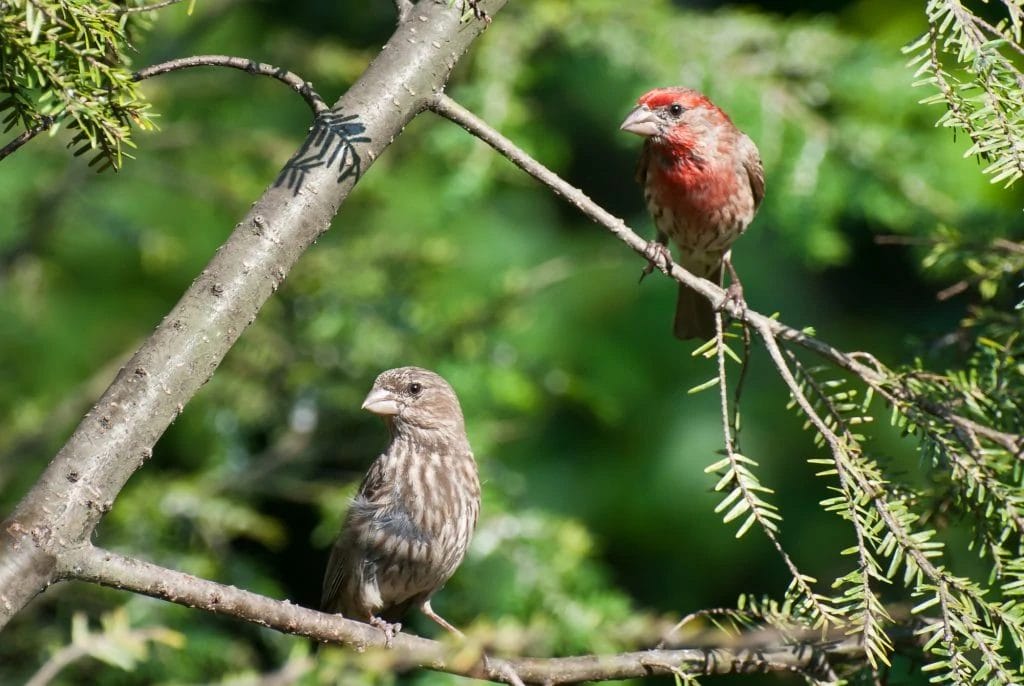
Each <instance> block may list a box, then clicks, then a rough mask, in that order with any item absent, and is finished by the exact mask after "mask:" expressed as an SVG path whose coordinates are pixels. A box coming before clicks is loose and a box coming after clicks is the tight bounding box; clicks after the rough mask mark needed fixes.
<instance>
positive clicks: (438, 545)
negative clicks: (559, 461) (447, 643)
mask: <svg viewBox="0 0 1024 686" xmlns="http://www.w3.org/2000/svg"><path fill="white" fill-rule="evenodd" d="M363 409H364V410H369V411H370V412H373V413H374V414H378V415H380V416H381V417H383V418H384V422H385V423H386V424H387V427H388V430H389V432H390V433H391V442H390V443H389V444H388V447H387V449H386V450H385V451H384V452H383V453H382V454H381V455H380V456H379V457H378V458H377V459H376V460H375V461H374V462H373V464H372V465H370V469H369V471H368V472H367V473H366V476H365V477H364V478H363V482H362V484H361V485H360V486H359V492H358V493H357V494H356V496H355V498H354V499H353V500H352V504H351V506H350V507H349V511H348V514H347V516H346V517H345V523H344V525H343V526H342V529H341V533H340V534H339V536H338V539H337V540H336V541H335V543H334V547H333V549H332V550H331V556H330V560H329V561H328V563H327V571H326V573H325V574H324V586H323V595H322V599H321V603H320V604H321V608H322V609H323V610H324V611H325V612H340V613H341V614H343V615H344V616H346V617H349V618H351V619H357V620H359V621H363V622H368V623H370V624H372V625H374V626H376V627H379V628H380V629H381V630H383V631H384V635H385V641H386V643H387V644H388V645H390V644H391V639H392V638H393V637H394V635H395V634H397V633H398V631H400V630H401V624H398V623H397V622H399V621H400V620H401V619H402V616H403V615H404V614H405V613H406V612H407V611H408V610H409V609H411V608H414V607H418V608H419V609H420V610H421V611H422V612H423V614H425V615H426V616H427V617H429V618H430V619H432V620H434V621H435V622H437V623H438V624H440V625H441V626H442V627H444V628H445V629H447V630H449V631H451V632H454V633H455V634H457V635H461V633H460V632H459V630H458V629H456V628H455V627H454V626H452V625H451V624H449V623H448V622H447V621H446V620H445V619H444V618H443V617H441V616H440V615H438V614H437V613H436V612H434V610H433V608H431V607H430V598H431V596H432V595H433V594H434V593H435V592H436V591H438V590H439V589H440V588H441V587H442V586H444V584H445V582H447V581H448V579H449V578H450V577H451V576H452V574H453V573H454V572H455V569H456V567H458V566H459V564H460V563H461V562H462V558H463V556H464V555H465V554H466V548H467V547H468V546H469V541H470V538H471V537H472V535H473V529H474V528H475V527H476V520H477V515H478V513H479V511H480V481H479V478H478V476H477V469H476V461H475V460H474V459H473V453H472V451H471V450H470V447H469V441H468V439H467V438H466V428H465V424H464V422H463V418H462V408H461V407H460V406H459V399H458V398H457V397H456V396H455V391H453V390H452V387H451V386H449V385H448V382H447V381H445V380H444V379H443V378H441V377H440V376H438V375H437V374H435V373H434V372H431V371H427V370H426V369H420V368H419V367H401V368H399V369H391V370H388V371H386V372H383V373H382V374H381V375H380V376H378V377H377V380H376V381H374V383H373V388H372V389H371V390H370V394H369V395H367V396H366V400H365V401H363Z"/></svg>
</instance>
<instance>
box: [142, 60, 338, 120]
mask: <svg viewBox="0 0 1024 686" xmlns="http://www.w3.org/2000/svg"><path fill="white" fill-rule="evenodd" d="M191 67H230V68H232V69H240V70H241V71H244V72H247V73H249V74H257V75H259V76H270V77H273V78H275V79H277V80H278V81H280V82H281V83H284V84H286V85H287V86H288V87H289V88H291V89H292V90H293V91H295V92H296V93H298V94H299V95H301V96H302V99H303V100H305V101H306V103H307V104H308V105H309V108H310V109H311V110H313V114H320V113H321V112H324V111H326V110H327V109H328V107H327V103H325V102H324V101H323V98H321V97H320V94H319V93H317V92H316V91H315V90H313V84H311V83H310V82H309V81H306V80H304V79H303V78H302V77H301V76H299V75H298V74H295V73H293V72H290V71H288V70H287V69H281V68H280V67H275V66H274V65H272V64H266V63H264V62H257V61H256V60H250V59H247V58H245V57H231V56H229V55H193V56H192V57H179V58H178V59H174V60H168V61H167V62H161V63H160V64H154V65H152V66H149V67H146V68H145V69H140V70H139V71H137V72H135V73H134V74H133V75H132V78H133V79H134V80H135V81H142V80H144V79H149V78H152V77H154V76H159V75H160V74H166V73H168V72H172V71H178V70H180V69H189V68H191Z"/></svg>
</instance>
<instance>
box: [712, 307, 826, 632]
mask: <svg viewBox="0 0 1024 686" xmlns="http://www.w3.org/2000/svg"><path fill="white" fill-rule="evenodd" d="M715 332H716V335H715V338H714V339H713V341H712V342H713V344H714V354H715V358H716V360H717V363H718V364H717V369H718V375H717V385H718V391H719V406H720V409H721V413H722V414H721V418H722V431H723V443H724V452H725V457H724V458H722V459H721V460H719V461H717V462H715V463H714V464H712V465H710V466H708V467H707V468H705V470H704V471H705V473H721V478H719V480H718V482H717V483H716V484H715V491H716V492H722V491H726V490H728V492H727V493H726V495H725V497H724V498H723V499H722V500H721V502H719V504H718V505H717V506H716V507H715V512H716V513H721V512H723V511H725V515H724V516H723V521H724V522H725V523H727V524H728V523H729V522H731V521H733V520H736V519H738V518H740V517H742V516H744V515H746V518H745V519H744V520H743V522H742V523H741V524H740V527H739V529H738V530H737V531H736V537H737V538H740V537H741V536H743V535H744V534H745V533H746V532H747V531H748V530H749V529H750V528H751V527H752V526H753V525H754V524H755V523H756V524H757V525H758V527H759V528H760V529H761V531H763V532H764V534H765V536H767V538H768V540H769V541H770V542H771V544H772V546H773V547H774V548H775V550H776V552H777V553H778V554H779V556H780V557H781V558H782V561H783V563H784V564H785V565H786V568H787V569H788V570H789V573H790V575H791V582H790V586H789V589H788V590H787V592H786V597H787V599H790V600H792V601H793V603H794V605H795V607H794V608H793V609H794V611H795V612H796V613H797V616H800V617H801V618H802V619H805V620H806V621H807V622H808V624H809V625H810V626H812V627H813V628H815V629H821V630H822V631H825V630H827V629H828V628H829V627H830V626H840V625H842V624H844V623H845V619H844V617H843V614H842V612H841V611H840V610H838V609H837V608H835V607H834V606H833V605H832V604H831V599H830V598H829V597H828V596H826V595H822V594H819V593H816V592H815V591H814V588H813V587H812V584H815V583H817V579H815V578H814V577H812V576H809V575H807V574H804V573H803V572H801V571H800V569H799V568H798V567H797V566H796V563H795V562H794V561H793V559H792V557H790V555H789V554H788V553H787V552H786V550H785V548H783V546H782V542H781V541H780V539H779V526H778V523H779V522H781V521H782V515H781V514H779V511H778V508H777V507H776V506H775V505H773V504H772V503H770V502H768V501H767V500H765V496H767V495H770V494H772V493H773V491H772V490H771V489H770V488H768V487H766V486H764V485H763V484H762V483H761V481H760V479H759V478H758V477H757V475H756V474H755V473H754V472H753V468H756V467H757V466H758V465H757V462H755V461H754V460H752V459H750V458H749V457H746V456H744V455H741V454H739V453H738V452H737V451H736V449H735V445H736V441H735V436H734V434H733V428H732V427H733V421H732V420H731V419H730V413H729V395H728V384H727V378H726V357H727V356H729V357H731V358H732V359H734V360H736V361H737V362H740V358H739V356H738V355H736V354H735V353H734V352H732V351H731V350H729V348H728V345H727V344H726V342H725V334H724V327H723V323H722V314H721V313H716V315H715ZM740 363H741V364H742V362H740Z"/></svg>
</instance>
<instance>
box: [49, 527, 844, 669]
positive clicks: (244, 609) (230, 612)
mask: <svg viewBox="0 0 1024 686" xmlns="http://www.w3.org/2000/svg"><path fill="white" fill-rule="evenodd" d="M59 574H60V578H61V579H77V580H81V581H89V582H92V583H97V584H101V585H103V586H109V587H111V588H118V589H122V590H127V591H133V592H135V593H141V594H143V595H148V596H151V597H154V598H159V599H161V600H167V601H170V602H173V603H177V604H179V605H185V606H187V607H193V608H197V609H200V610H205V611H207V612H212V613H215V614H220V615H226V616H230V617H236V618H238V619H243V620H246V621H249V622H253V623H256V624H259V625H261V626H265V627H269V628H271V629H276V630H278V631H282V632H285V633H290V634H297V635H302V636H308V637H310V638H313V639H316V640H318V641H323V642H327V643H340V644H344V645H349V646H352V647H355V648H357V649H358V650H360V651H362V650H365V649H367V648H380V649H384V634H383V633H382V632H381V631H380V630H379V629H377V628H375V627H372V626H370V625H369V624H363V623H361V622H356V621H353V620H350V619H345V618H343V617H341V616H340V615H331V614H325V613H323V612H317V611H316V610H310V609H307V608H304V607H300V606H298V605H293V604H292V603H290V602H288V601H286V600H285V601H281V600H273V599H271V598H267V597H265V596H261V595H259V594H256V593H252V592H250V591H244V590H241V589H238V588H235V587H233V586H225V585H223V584H218V583H214V582H212V581H207V580H205V579H200V578H198V577H195V576H192V575H190V574H184V573H182V572H178V571H174V570H171V569H167V568H164V567H160V566H158V565H154V564H151V563H148V562H143V561H141V560H137V559H133V558H130V557H125V556H123V555H118V554H117V553H113V552H110V551H107V550H102V549H100V548H95V547H92V546H90V545H84V546H81V547H79V548H75V549H72V550H69V551H67V552H66V553H65V554H64V555H63V556H62V560H61V563H60V567H59ZM755 636H756V634H755ZM772 638H773V639H775V640H779V639H780V637H778V636H777V635H775V634H772ZM805 638H806V642H802V643H799V644H798V645H784V644H779V645H766V644H760V643H748V644H746V645H739V646H730V647H716V646H706V647H700V648H681V649H673V650H649V651H638V652H629V653H621V654H618V655H602V656H598V655H581V656H577V657H559V658H498V657H492V656H485V655H483V654H481V655H479V656H478V658H477V659H475V660H469V659H467V655H466V652H465V650H466V648H465V646H455V647H453V646H450V645H446V644H445V643H441V642H438V641H431V640H428V639H425V638H421V637H419V636H413V635H411V634H407V633H400V634H398V635H397V636H395V637H394V640H393V644H392V645H393V647H392V649H391V650H390V651H388V652H386V653H384V654H385V655H387V656H390V657H391V658H392V664H391V667H392V668H394V669H409V668H412V667H424V668H427V669H432V670H435V671H441V672H448V673H451V674H459V675H462V676H468V677H474V678H478V679H486V680H489V681H494V682H497V683H511V684H515V683H517V682H516V679H519V680H521V682H524V683H530V684H570V683H579V682H583V681H611V680H616V679H630V678H641V677H645V676H651V675H655V674H672V673H676V672H682V673H689V674H731V673H742V674H747V673H751V672H772V671H786V672H789V671H799V672H818V671H821V670H823V669H825V667H826V666H827V665H828V661H829V659H830V658H832V659H835V660H839V661H852V660H856V659H859V658H860V657H862V656H863V652H862V649H861V648H860V646H859V640H858V639H857V638H856V637H852V638H850V637H844V638H841V639H838V640H837V639H834V638H831V637H830V638H829V639H828V640H821V634H820V633H818V634H817V639H815V638H813V637H810V636H808V637H805Z"/></svg>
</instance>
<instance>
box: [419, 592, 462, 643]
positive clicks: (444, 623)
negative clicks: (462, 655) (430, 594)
mask: <svg viewBox="0 0 1024 686" xmlns="http://www.w3.org/2000/svg"><path fill="white" fill-rule="evenodd" d="M420 612H422V613H423V614H425V615H426V616H427V617H428V618H430V619H432V620H434V621H435V622H437V623H438V624H440V625H441V627H442V628H444V629H447V630H448V631H450V632H452V633H453V634H455V635H456V636H458V637H459V638H465V637H466V635H465V634H463V633H462V632H461V631H459V630H458V629H456V628H455V627H454V626H452V625H451V624H449V623H448V620H446V619H445V618H444V617H442V616H441V615H439V614H437V613H436V612H434V608H432V607H430V600H429V599H428V600H424V601H423V604H422V605H420Z"/></svg>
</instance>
